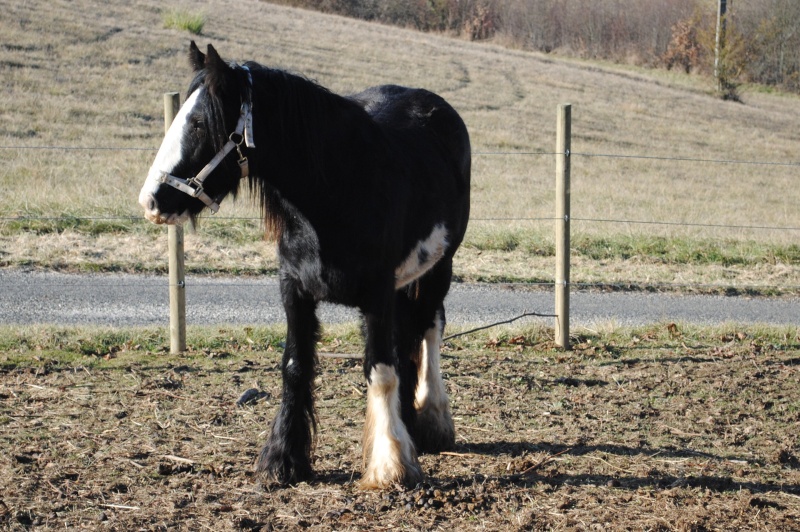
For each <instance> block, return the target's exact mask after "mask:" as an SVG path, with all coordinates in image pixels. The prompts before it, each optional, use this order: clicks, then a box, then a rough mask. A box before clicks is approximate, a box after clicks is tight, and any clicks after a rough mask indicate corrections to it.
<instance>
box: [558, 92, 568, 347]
mask: <svg viewBox="0 0 800 532" xmlns="http://www.w3.org/2000/svg"><path fill="white" fill-rule="evenodd" d="M571 136H572V106H571V105H570V104H561V105H559V106H558V121H557V124H556V281H555V292H556V309H555V310H556V312H555V313H556V328H555V344H556V345H557V346H560V347H562V348H564V349H565V350H569V348H570V346H569V216H570V208H569V201H570V199H569V195H570V188H569V171H570V146H571Z"/></svg>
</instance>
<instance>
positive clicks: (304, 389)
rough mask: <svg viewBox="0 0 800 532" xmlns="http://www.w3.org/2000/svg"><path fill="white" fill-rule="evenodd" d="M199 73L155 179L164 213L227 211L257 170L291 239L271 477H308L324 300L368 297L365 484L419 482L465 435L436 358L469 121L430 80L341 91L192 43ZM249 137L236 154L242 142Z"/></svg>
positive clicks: (281, 244) (262, 460)
mask: <svg viewBox="0 0 800 532" xmlns="http://www.w3.org/2000/svg"><path fill="white" fill-rule="evenodd" d="M189 56H190V63H191V65H192V67H193V68H194V72H195V77H194V80H193V81H192V83H191V85H190V86H189V91H188V97H187V100H186V102H185V103H184V105H183V106H182V107H181V109H180V111H179V113H178V115H177V117H176V118H175V120H174V122H173V124H172V126H171V128H170V129H169V131H168V133H167V135H166V137H165V139H164V142H163V144H162V145H161V148H160V149H159V151H158V154H157V156H156V159H155V162H154V163H153V166H152V168H151V169H150V172H149V174H148V177H147V181H146V182H145V184H144V187H143V188H142V191H141V193H140V196H139V202H140V203H141V204H142V206H143V207H144V209H145V216H146V217H147V218H148V219H149V220H151V221H153V222H155V223H182V222H184V221H186V220H190V219H191V220H192V221H194V220H195V219H196V217H197V215H198V214H199V213H200V212H201V211H202V210H203V209H204V208H205V207H209V208H210V209H211V210H212V211H214V212H216V210H217V209H218V208H219V202H220V201H222V199H223V198H224V197H225V196H226V195H227V194H230V193H232V194H236V193H237V191H238V190H239V187H240V183H241V182H242V180H244V179H246V180H247V181H248V184H249V188H250V191H251V193H252V195H253V197H254V198H255V199H256V200H257V201H258V202H260V205H261V207H262V211H263V216H264V220H265V223H266V227H267V230H268V231H270V232H271V233H272V234H273V235H274V237H275V238H276V240H277V242H278V251H279V257H280V286H281V296H282V299H283V305H284V308H285V311H286V319H287V326H288V332H287V339H286V349H285V351H284V354H283V362H282V374H283V396H282V402H281V406H280V409H279V411H278V414H277V417H276V418H275V421H274V423H273V425H272V429H271V433H270V436H269V440H268V442H267V443H266V444H265V445H264V447H263V449H262V450H261V453H260V455H259V457H258V460H257V463H256V471H257V473H258V474H259V477H260V478H261V479H262V480H265V481H278V482H281V483H293V482H297V481H300V480H303V479H307V478H309V477H311V475H312V470H311V465H310V460H309V455H310V451H311V444H312V429H315V428H316V421H315V415H314V395H313V381H314V373H315V364H316V353H315V343H316V341H317V339H318V334H319V322H318V321H317V318H316V307H317V304H318V303H319V302H320V301H323V300H324V301H332V302H336V303H340V304H344V305H349V306H353V307H357V308H358V309H359V310H360V311H361V314H362V317H363V323H364V331H365V333H364V334H365V345H366V348H365V351H366V352H365V360H364V373H365V376H366V378H367V385H368V386H367V416H366V422H365V426H364V441H363V446H364V450H363V452H364V471H363V475H362V479H361V485H362V486H363V487H365V488H381V487H386V486H389V485H392V484H394V483H398V482H399V483H404V484H406V485H414V484H416V483H417V482H419V481H420V480H421V479H422V471H421V469H420V466H419V462H418V459H417V451H429V452H435V451H439V450H443V449H446V448H447V447H449V446H451V445H453V443H454V440H455V434H454V428H453V420H452V417H451V414H450V409H449V406H448V398H447V394H446V392H445V388H444V384H443V383H442V379H441V373H440V371H439V345H440V342H441V337H442V331H443V328H444V324H445V314H444V307H443V300H444V298H445V295H446V294H447V291H448V289H449V286H450V279H451V274H452V261H453V254H454V253H455V251H456V249H457V248H458V246H459V244H460V243H461V241H462V239H463V236H464V232H465V231H466V227H467V220H468V218H469V187H470V166H471V153H470V143H469V135H468V133H467V129H466V127H465V125H464V122H463V121H462V120H461V118H460V117H459V115H458V114H457V113H456V111H455V110H454V109H453V108H452V107H451V106H450V105H449V104H447V102H445V101H444V100H443V99H442V98H441V97H439V96H437V95H435V94H433V93H431V92H428V91H426V90H422V89H409V88H404V87H398V86H391V85H389V86H381V87H373V88H371V89H368V90H366V91H364V92H362V93H360V94H356V95H354V96H350V97H342V96H338V95H336V94H333V93H331V92H330V91H328V90H327V89H325V88H323V87H321V86H319V85H317V84H315V83H313V82H311V81H309V80H307V79H304V78H302V77H299V76H295V75H292V74H289V73H287V72H284V71H281V70H275V69H270V68H266V67H264V66H261V65H259V64H257V63H253V62H248V63H245V64H243V65H237V64H235V63H228V62H225V61H223V60H222V59H221V58H220V56H219V54H218V53H217V52H216V50H214V48H213V47H212V46H209V47H208V50H207V53H206V54H203V53H202V52H201V51H200V50H199V49H198V48H197V46H196V45H195V44H194V43H192V45H191V47H190V54H189ZM233 152H236V153H233Z"/></svg>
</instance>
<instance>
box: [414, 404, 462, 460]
mask: <svg viewBox="0 0 800 532" xmlns="http://www.w3.org/2000/svg"><path fill="white" fill-rule="evenodd" d="M414 443H415V444H416V447H417V450H418V451H419V452H421V453H438V452H441V451H447V450H448V449H452V448H453V447H455V445H456V431H455V426H454V425H453V417H452V416H451V415H450V409H449V408H448V406H447V404H446V403H445V405H444V407H433V406H431V405H426V406H425V407H423V408H421V409H420V410H418V411H417V420H416V426H415V431H414Z"/></svg>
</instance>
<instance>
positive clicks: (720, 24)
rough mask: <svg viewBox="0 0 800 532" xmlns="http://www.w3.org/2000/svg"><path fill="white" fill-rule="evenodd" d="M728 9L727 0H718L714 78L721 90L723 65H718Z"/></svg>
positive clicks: (723, 46) (718, 88) (723, 43)
mask: <svg viewBox="0 0 800 532" xmlns="http://www.w3.org/2000/svg"><path fill="white" fill-rule="evenodd" d="M727 11H728V0H718V4H717V37H716V40H715V42H714V79H715V80H717V90H718V91H720V92H721V91H722V90H723V88H724V87H723V86H722V85H723V78H724V77H725V74H724V67H723V66H722V65H720V59H721V58H720V56H721V55H722V50H723V48H725V27H726V25H727V24H726V22H725V13H727Z"/></svg>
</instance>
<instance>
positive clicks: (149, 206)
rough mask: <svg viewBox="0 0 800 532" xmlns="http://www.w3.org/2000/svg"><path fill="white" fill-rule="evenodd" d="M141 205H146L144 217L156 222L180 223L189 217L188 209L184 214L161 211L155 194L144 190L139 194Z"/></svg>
mask: <svg viewBox="0 0 800 532" xmlns="http://www.w3.org/2000/svg"><path fill="white" fill-rule="evenodd" d="M139 205H141V206H142V207H144V217H145V218H147V219H148V220H150V221H151V222H153V223H154V224H167V225H180V224H182V223H183V222H185V221H186V220H187V219H188V218H189V213H188V211H186V212H183V213H182V214H177V213H171V214H168V213H163V212H161V211H160V210H159V208H158V202H157V201H156V198H155V196H153V194H151V193H147V192H144V191H143V192H142V194H140V195H139Z"/></svg>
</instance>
